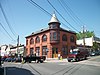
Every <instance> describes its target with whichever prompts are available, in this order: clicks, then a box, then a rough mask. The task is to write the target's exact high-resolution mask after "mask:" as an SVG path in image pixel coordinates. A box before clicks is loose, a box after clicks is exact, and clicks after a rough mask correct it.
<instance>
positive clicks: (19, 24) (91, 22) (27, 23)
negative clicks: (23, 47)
mask: <svg viewBox="0 0 100 75" xmlns="http://www.w3.org/2000/svg"><path fill="white" fill-rule="evenodd" d="M29 1H30V0H0V3H1V6H2V9H3V11H4V13H5V16H6V19H7V21H8V23H9V25H10V28H11V29H12V31H11V30H10V28H9V25H8V24H7V21H6V19H5V17H4V14H3V12H2V9H1V7H0V23H1V24H2V25H3V27H4V28H5V30H6V31H7V32H8V33H9V35H10V36H9V35H8V34H7V32H6V31H5V30H4V29H3V28H2V26H1V25H0V45H3V44H16V43H17V38H18V35H19V40H20V43H21V44H25V42H26V40H25V37H26V36H28V35H30V34H31V33H32V32H36V31H39V30H41V29H43V28H47V27H48V22H49V21H50V19H51V15H49V14H47V13H46V12H44V11H43V10H41V9H39V7H36V6H34V5H32V3H31V2H29ZM33 1H34V2H35V3H37V4H38V5H39V6H41V7H42V8H43V9H45V10H46V11H48V12H49V13H50V14H53V13H54V11H55V14H56V16H57V18H58V19H59V21H60V22H61V27H62V28H64V29H68V30H72V31H75V32H78V31H82V26H83V25H84V26H85V29H86V30H89V31H94V33H95V35H96V36H97V37H99V38H100V0H49V1H50V3H51V4H52V5H53V6H54V7H55V8H56V10H57V11H58V12H59V13H60V14H61V16H63V18H64V19H63V18H62V17H61V16H60V15H59V13H57V11H56V10H55V9H54V8H52V6H51V5H50V4H49V3H48V0H33ZM60 3H61V4H62V5H61V4H60ZM66 21H67V22H66ZM13 34H14V35H13Z"/></svg>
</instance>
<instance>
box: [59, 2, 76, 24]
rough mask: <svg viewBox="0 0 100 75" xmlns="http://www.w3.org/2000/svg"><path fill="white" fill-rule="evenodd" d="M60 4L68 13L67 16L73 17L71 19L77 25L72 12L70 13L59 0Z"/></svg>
mask: <svg viewBox="0 0 100 75" xmlns="http://www.w3.org/2000/svg"><path fill="white" fill-rule="evenodd" d="M58 2H59V4H60V5H61V6H62V8H63V9H64V11H65V12H67V14H68V15H69V16H70V17H71V19H72V20H73V21H74V22H75V23H76V24H77V22H76V21H75V20H74V19H75V18H74V17H72V16H71V14H70V11H69V12H68V10H67V9H66V8H65V7H64V5H63V3H62V2H61V1H60V0H58Z"/></svg>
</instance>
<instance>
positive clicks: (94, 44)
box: [92, 42, 100, 50]
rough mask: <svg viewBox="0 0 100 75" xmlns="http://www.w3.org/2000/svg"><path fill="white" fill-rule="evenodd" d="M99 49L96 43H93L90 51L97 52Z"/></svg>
mask: <svg viewBox="0 0 100 75" xmlns="http://www.w3.org/2000/svg"><path fill="white" fill-rule="evenodd" d="M98 48H100V47H99V44H98V43H97V42H93V46H92V49H93V50H98Z"/></svg>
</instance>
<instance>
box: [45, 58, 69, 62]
mask: <svg viewBox="0 0 100 75" xmlns="http://www.w3.org/2000/svg"><path fill="white" fill-rule="evenodd" d="M44 62H68V61H67V58H66V59H62V60H58V58H47V59H46V60H45V61H44Z"/></svg>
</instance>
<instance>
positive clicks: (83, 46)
mask: <svg viewBox="0 0 100 75" xmlns="http://www.w3.org/2000/svg"><path fill="white" fill-rule="evenodd" d="M83 47H84V48H85V27H84V26H83Z"/></svg>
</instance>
